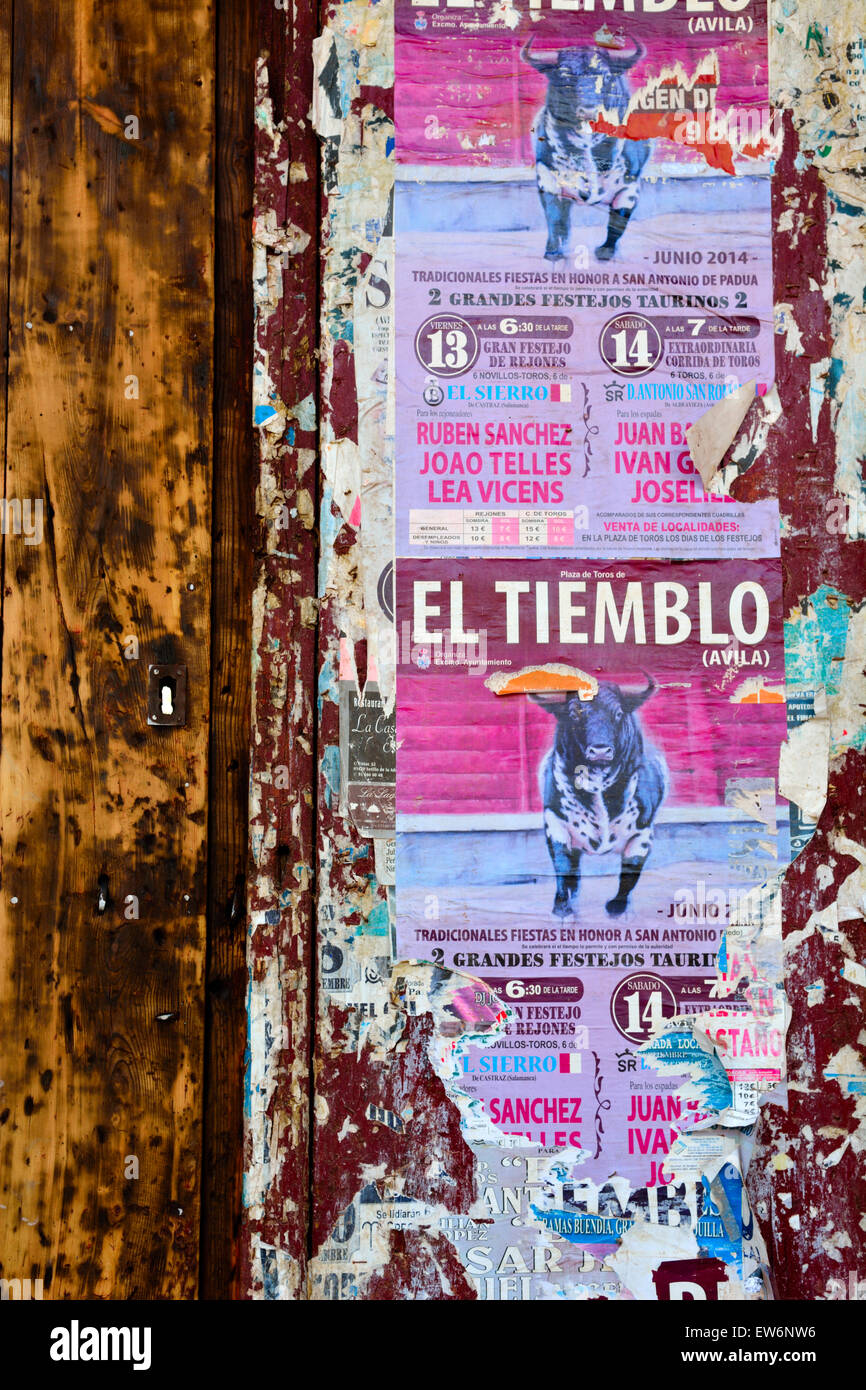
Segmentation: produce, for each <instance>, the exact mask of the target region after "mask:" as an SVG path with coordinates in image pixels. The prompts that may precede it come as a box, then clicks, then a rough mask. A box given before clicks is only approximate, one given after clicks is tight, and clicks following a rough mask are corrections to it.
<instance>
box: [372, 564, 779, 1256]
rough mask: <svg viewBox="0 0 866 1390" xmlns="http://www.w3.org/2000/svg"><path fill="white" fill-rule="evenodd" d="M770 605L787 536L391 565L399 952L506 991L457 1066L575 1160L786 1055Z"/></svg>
mask: <svg viewBox="0 0 866 1390" xmlns="http://www.w3.org/2000/svg"><path fill="white" fill-rule="evenodd" d="M781 617H782V615H781V574H780V565H779V562H778V561H777V560H763V561H751V562H743V561H742V560H717V561H709V562H703V561H686V562H684V563H682V564H679V565H671V564H670V563H669V562H658V561H654V560H640V561H630V562H628V563H624V564H622V565H615V564H612V563H608V564H604V563H597V562H596V563H594V562H590V563H582V564H580V565H579V566H571V565H564V564H563V562H562V561H561V560H556V559H552V558H551V559H529V560H518V559H505V560H492V559H489V558H470V559H467V560H459V559H456V558H454V559H450V560H441V559H426V560H423V559H422V560H414V559H406V560H403V561H402V562H401V564H400V574H399V583H398V592H397V637H398V682H397V692H398V693H397V747H398V753H397V760H398V761H397V769H398V777H397V832H398V833H397V865H398V871H397V890H396V931H397V941H396V947H397V956H398V959H408V960H425V961H430V962H433V963H434V964H435V965H439V966H441V967H442V968H443V970H454V971H458V972H461V973H462V974H465V975H467V976H470V977H475V984H474V985H473V984H472V983H471V982H467V984H466V986H465V990H464V991H463V993H462V994H460V993H458V996H457V1000H456V1003H455V1005H454V1007H455V1008H456V1009H457V1012H458V1014H460V1016H461V1017H465V1018H482V1017H483V1016H484V1010H485V1009H487V1010H488V1011H490V1010H492V1011H494V1012H497V1011H498V1012H499V1013H501V1014H505V1013H506V1012H507V1022H506V1024H505V1026H504V1029H503V1030H499V1031H497V1033H496V1036H495V1037H494V1036H491V1037H490V1038H488V1039H487V1041H485V1040H484V1039H483V1038H481V1037H480V1038H479V1044H478V1046H477V1047H474V1046H473V1047H470V1048H468V1049H463V1050H462V1051H461V1052H460V1054H459V1055H457V1054H455V1067H456V1069H457V1072H458V1073H459V1085H460V1087H461V1089H462V1091H463V1092H464V1093H465V1094H466V1095H468V1096H469V1097H470V1098H472V1101H473V1102H474V1103H475V1104H476V1105H477V1106H478V1107H479V1108H480V1109H481V1110H482V1111H483V1113H484V1115H485V1117H486V1118H487V1119H489V1120H490V1121H491V1122H492V1123H493V1124H494V1126H496V1127H497V1128H498V1129H499V1130H500V1132H502V1133H505V1134H508V1135H520V1136H522V1137H523V1138H524V1139H526V1140H529V1141H531V1142H533V1143H538V1144H540V1145H542V1146H544V1147H547V1148H570V1149H573V1150H580V1151H581V1152H582V1154H583V1158H582V1162H581V1168H580V1172H581V1175H582V1178H583V1179H585V1180H587V1181H600V1180H602V1179H604V1178H606V1177H607V1176H608V1175H609V1174H611V1173H615V1174H618V1175H619V1177H620V1178H621V1179H623V1180H625V1181H627V1182H630V1183H631V1184H632V1185H633V1186H634V1187H641V1188H643V1187H646V1188H648V1189H653V1190H655V1189H658V1188H660V1187H661V1188H664V1187H665V1186H666V1184H667V1183H668V1182H669V1181H670V1173H669V1172H668V1169H667V1168H666V1164H667V1163H668V1162H669V1160H668V1158H667V1155H668V1153H669V1150H670V1149H671V1148H672V1146H673V1145H675V1144H676V1143H678V1142H680V1141H679V1140H678V1135H680V1134H681V1133H682V1131H683V1130H686V1131H688V1130H689V1129H690V1128H691V1129H692V1130H694V1133H695V1135H697V1136H699V1135H700V1134H701V1126H702V1125H703V1126H706V1124H707V1116H708V1114H710V1115H711V1116H712V1117H713V1118H714V1119H715V1120H718V1117H719V1116H720V1115H725V1116H726V1119H725V1121H724V1123H726V1124H728V1125H733V1126H735V1127H736V1126H744V1127H746V1128H748V1126H749V1125H750V1124H751V1123H752V1122H753V1121H754V1118H755V1116H756V1114H757V1104H758V1097H759V1096H760V1095H761V1093H762V1092H764V1093H765V1092H767V1091H769V1090H771V1089H772V1088H773V1087H774V1086H775V1085H776V1084H777V1083H778V1082H779V1081H780V1079H781V1078H782V1076H783V1071H784V1018H783V1005H782V1002H781V999H780V995H779V992H778V990H777V988H776V985H775V983H774V981H775V980H776V978H777V976H778V974H780V972H777V971H776V965H777V964H778V963H777V962H776V963H775V964H774V962H773V961H772V960H770V959H769V957H770V956H771V955H772V952H773V950H774V949H778V950H779V951H780V949H781V937H780V932H779V931H778V930H775V928H774V923H773V922H772V921H771V920H770V917H771V915H772V911H773V905H772V899H771V898H768V897H766V890H765V888H764V885H766V884H767V883H768V882H771V881H772V880H773V878H774V876H776V875H777V874H778V873H779V871H780V870H781V869H783V868H784V866H785V863H786V860H787V853H788V835H789V829H788V814H787V804H784V805H783V804H782V803H781V800H780V798H779V797H778V795H777V770H778V764H779V746H780V743H781V742H782V741H783V740H784V738H785V736H786V718H785V702H784V654H783V645H782V635H781V633H782V624H781ZM776 925H777V924H776ZM774 943H775V944H774ZM479 981H480V982H482V983H481V987H480V988H479V984H478V982H479ZM488 991H489V992H488ZM464 996H465V997H464ZM461 1001H462V1002H461ZM461 1010H462V1012H461ZM491 1016H492V1015H491ZM696 1079H697V1083H698V1084H696V1086H695V1089H694V1090H693V1091H691V1092H688V1091H687V1092H685V1093H684V1092H682V1091H681V1090H680V1087H681V1086H683V1085H686V1084H689V1083H690V1081H695V1080H696ZM684 1097H685V1098H684ZM731 1132H734V1131H729V1133H731ZM738 1137H741V1136H738ZM695 1142H697V1140H695ZM724 1142H726V1141H724V1140H723V1139H720V1138H719V1131H717V1130H716V1131H713V1134H712V1136H710V1135H708V1136H707V1138H706V1144H707V1145H710V1144H712V1143H724ZM709 1152H711V1150H710V1149H707V1148H705V1147H704V1148H702V1147H701V1145H700V1143H698V1153H699V1155H700V1157H701V1159H702V1160H703V1159H706V1156H707V1153H709ZM698 1187H700V1183H698ZM609 1236H610V1233H609V1232H608V1238H609ZM717 1253H719V1252H717Z"/></svg>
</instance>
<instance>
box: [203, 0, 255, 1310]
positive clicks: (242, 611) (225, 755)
mask: <svg viewBox="0 0 866 1390" xmlns="http://www.w3.org/2000/svg"><path fill="white" fill-rule="evenodd" d="M254 16H255V6H254V5H253V4H251V3H243V4H236V3H233V2H232V0H226V2H225V3H223V4H221V5H219V6H218V8H217V15H216V23H217V43H216V54H217V79H216V165H215V174H216V189H215V195H216V256H215V266H214V272H215V293H216V302H215V305H214V476H213V536H212V542H213V576H212V591H213V604H212V616H211V622H212V632H211V652H212V665H211V738H210V807H209V812H208V825H209V833H208V952H207V1013H206V1071H205V1094H204V1184H203V1188H202V1203H203V1204H202V1228H201V1296H202V1297H203V1298H230V1297H233V1296H236V1295H237V1293H238V1284H237V1280H238V1234H239V1227H240V1218H241V1210H242V1186H243V1075H244V1068H243V1058H244V1047H245V1045H246V968H245V964H246V954H245V953H246V932H245V920H246V918H245V908H246V904H245V895H246V874H247V816H248V802H249V769H250V758H249V741H250V659H251V651H250V602H251V594H252V590H253V560H252V556H253V524H254V517H253V510H254V492H255V483H254V475H253V465H254V456H253V429H252V350H251V349H252V340H253V305H252V295H251V290H250V287H251V285H252V276H253V270H252V245H251V223H252V201H253V175H252V140H253V100H254V92H255V82H254V74H255V53H256V49H255V24H254Z"/></svg>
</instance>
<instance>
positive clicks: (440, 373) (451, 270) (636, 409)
mask: <svg viewBox="0 0 866 1390" xmlns="http://www.w3.org/2000/svg"><path fill="white" fill-rule="evenodd" d="M395 63H396V83H395V86H396V92H395V103H396V106H395V125H396V142H397V159H398V182H397V186H396V205H395V206H396V213H395V230H396V240H395V244H396V260H397V275H396V296H395V298H396V338H397V342H396V458H397V553H398V554H399V555H404V554H408V555H421V554H425V553H426V554H428V555H430V554H434V555H435V554H438V555H448V554H452V555H454V554H473V553H479V554H484V555H490V556H496V555H502V556H507V555H520V554H524V555H527V554H533V553H537V554H547V555H551V554H553V555H571V554H580V555H582V556H585V557H593V558H599V557H608V558H610V557H613V558H615V557H617V556H623V557H628V556H637V555H659V556H669V557H691V558H701V557H707V558H709V557H719V556H731V555H739V556H742V557H744V558H756V557H761V556H774V555H777V554H778V548H779V523H778V504H777V502H776V501H775V499H773V500H770V499H766V500H762V501H758V502H753V503H750V504H749V503H742V502H736V501H734V500H733V499H732V498H731V497H729V496H722V495H716V494H713V493H708V492H707V491H706V490H705V486H704V482H703V481H702V477H701V473H700V472H699V471H698V469H697V468H696V466H695V463H694V462H693V459H692V456H691V454H690V451H689V447H688V439H687V436H688V431H689V427H690V426H691V425H693V424H695V423H696V421H697V420H698V419H700V417H701V416H703V415H704V414H705V412H706V411H707V410H709V409H710V408H712V407H713V406H714V405H716V404H717V403H719V402H724V401H726V400H728V399H730V398H732V397H736V398H737V400H738V401H739V400H740V399H741V398H742V396H743V392H744V391H745V390H746V388H748V392H750V393H751V395H752V397H754V395H756V394H757V395H761V394H763V393H765V392H766V391H767V389H768V388H769V387H770V386H771V384H772V382H773V376H774V365H773V353H774V340H773V332H772V267H771V249H770V247H771V240H770V238H771V220H770V170H771V156H772V153H773V150H774V148H775V140H776V135H777V132H776V129H775V127H774V122H773V120H772V119H771V112H770V108H769V105H768V95H767V16H766V0H718V2H717V0H704V3H702V4H701V5H700V12H699V13H697V12H696V7H693V6H691V5H689V6H686V5H685V4H678V3H676V0H669V3H664V4H659V3H658V2H657V0H653V3H650V0H636V4H635V5H634V6H632V5H627V6H626V5H624V6H623V7H622V12H620V9H619V7H618V6H616V5H613V4H611V3H607V2H606V3H605V5H604V13H603V14H602V13H596V12H595V6H594V5H593V4H592V3H587V4H586V5H585V6H583V7H582V8H580V9H578V7H577V5H576V4H575V5H572V4H568V5H565V4H557V3H555V0H532V3H526V4H518V3H507V0H506V3H502V0H477V2H476V4H474V5H472V6H469V7H467V6H466V5H465V4H461V5H458V4H456V0H452V3H445V0H442V3H438V0H429V3H428V2H425V3H418V2H417V0H397V3H396V53H395ZM747 403H748V402H747V401H746V404H747ZM744 410H745V404H744V405H743V409H742V410H741V411H740V413H739V417H738V418H741V417H742V414H743V412H744ZM724 425H725V421H724V420H722V421H721V423H717V422H716V417H715V416H712V417H710V419H709V420H708V421H707V423H706V425H705V426H703V427H702V441H701V444H702V455H701V456H702V457H703V456H704V455H706V456H707V457H708V458H716V457H718V458H721V457H722V455H723V454H724V452H725V450H726V448H727V447H728V445H730V444H731V442H732V437H724V438H721V437H719V431H720V430H722V429H723V427H724ZM736 427H737V426H736V420H735V421H734V424H733V426H732V427H731V428H732V429H733V430H734V432H735V430H736ZM707 435H709V436H710V437H709V438H707V437H706V436H707ZM696 437H697V436H696ZM712 471H713V470H712V469H710V470H709V472H708V473H707V474H706V476H707V477H709V476H710V474H711V473H712Z"/></svg>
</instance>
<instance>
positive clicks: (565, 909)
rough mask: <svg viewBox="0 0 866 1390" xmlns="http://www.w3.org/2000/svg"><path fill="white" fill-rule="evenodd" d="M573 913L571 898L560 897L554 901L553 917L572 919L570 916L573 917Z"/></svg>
mask: <svg viewBox="0 0 866 1390" xmlns="http://www.w3.org/2000/svg"><path fill="white" fill-rule="evenodd" d="M571 912H572V909H571V900H570V899H569V898H559V897H557V898H554V900H553V915H554V917H570V916H571Z"/></svg>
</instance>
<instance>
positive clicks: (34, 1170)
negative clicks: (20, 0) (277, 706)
mask: <svg viewBox="0 0 866 1390" xmlns="http://www.w3.org/2000/svg"><path fill="white" fill-rule="evenodd" d="M213 37H214V36H213V17H212V14H211V11H210V8H209V7H208V5H207V4H206V3H204V0H188V3H186V4H184V5H183V6H179V5H177V4H176V3H175V0H148V3H147V4H144V3H137V2H136V3H131V0H101V2H100V0H97V3H95V4H92V3H89V0H88V2H87V3H86V2H85V0H70V3H69V4H67V5H64V6H57V5H55V4H53V3H50V0H30V3H29V4H28V5H26V6H24V5H21V6H17V7H16V12H15V33H14V60H13V171H12V260H11V287H10V386H9V418H8V458H7V467H8V475H7V496H14V497H17V498H21V499H31V501H32V502H33V504H34V505H35V503H36V502H37V501H41V502H42V503H43V507H44V534H43V535H42V537H41V541H40V543H38V544H28V543H27V541H28V538H27V537H25V536H24V535H14V534H9V535H7V537H6V538H5V566H6V571H5V612H4V636H3V695H4V698H3V714H2V751H0V807H2V822H0V825H2V856H3V861H2V863H3V876H2V890H0V1052H2V1056H3V1075H4V1079H5V1083H6V1084H5V1086H4V1089H3V1112H2V1118H3V1124H2V1127H0V1185H2V1201H3V1202H4V1204H5V1206H6V1212H5V1218H6V1224H7V1232H6V1236H5V1239H4V1243H3V1271H2V1272H3V1274H4V1275H5V1276H6V1277H8V1278H14V1277H26V1276H33V1277H42V1278H43V1280H44V1289H45V1296H46V1297H50V1298H55V1299H57V1298H68V1297H96V1298H108V1297H110V1298H112V1299H124V1298H168V1297H170V1298H185V1297H191V1296H194V1294H195V1293H196V1289H197V1272H198V1225H197V1222H198V1208H199V1188H200V1171H199V1170H200V1160H201V1087H202V1060H203V1058H202V1033H203V983H204V980H203V976H204V919H205V892H206V888H205V876H206V853H205V835H206V819H207V791H206V769H207V738H208V706H209V679H208V657H209V568H210V566H209V559H210V556H209V550H210V529H209V528H210V497H209V468H210V453H211V433H212V418H211V416H212V385H211V352H212V339H213V331H212V315H213V294H212V238H213V174H212V136H213V72H214V54H213ZM132 118H135V121H137V122H138V126H137V128H136V126H135V122H134V121H133V120H132ZM31 539H32V537H31ZM131 638H135V639H136V640H137V643H138V658H137V659H127V657H128V656H130V654H131V653H132V652H133V651H134V648H133V646H132V644H131V643H130V639H131ZM149 662H153V663H159V662H179V663H185V664H186V665H187V666H188V671H189V688H188V698H187V717H186V725H185V727H182V728H164V729H158V728H149V727H148V725H147V722H146V712H145V711H146V706H145V700H146V680H147V666H148V663H149ZM100 893H101V896H102V910H100V908H101V904H100V896H99V895H100ZM136 907H137V910H138V913H139V915H138V917H137V918H136V917H135V916H134V915H133V913H134V911H135V909H136Z"/></svg>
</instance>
